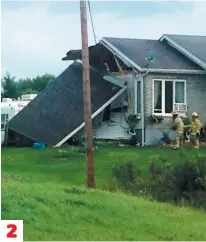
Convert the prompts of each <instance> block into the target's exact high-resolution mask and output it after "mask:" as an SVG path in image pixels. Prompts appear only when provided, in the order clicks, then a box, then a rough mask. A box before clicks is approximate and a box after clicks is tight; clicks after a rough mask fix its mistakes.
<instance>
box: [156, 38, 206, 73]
mask: <svg viewBox="0 0 206 242" xmlns="http://www.w3.org/2000/svg"><path fill="white" fill-rule="evenodd" d="M163 40H167V41H168V43H169V44H170V45H171V46H172V47H173V48H175V49H176V50H178V51H179V52H181V53H182V54H183V55H185V56H186V57H188V58H189V59H190V60H192V61H193V62H194V63H196V64H197V65H199V66H200V67H202V68H203V69H205V70H206V63H205V62H203V61H202V60H200V59H199V58H198V57H196V56H195V55H193V54H192V53H190V52H189V51H187V50H186V49H185V48H183V47H182V46H180V45H179V44H177V43H176V42H175V41H174V40H172V39H171V38H170V37H168V36H167V35H163V36H162V37H161V38H160V41H163Z"/></svg>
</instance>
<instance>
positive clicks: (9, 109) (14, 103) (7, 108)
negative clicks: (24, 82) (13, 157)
mask: <svg viewBox="0 0 206 242" xmlns="http://www.w3.org/2000/svg"><path fill="white" fill-rule="evenodd" d="M36 96H37V94H25V95H22V96H21V97H20V98H18V100H12V99H11V98H3V99H2V102H1V144H3V143H4V141H5V133H6V124H7V123H8V121H9V120H11V119H12V118H13V117H14V116H15V115H17V113H19V112H20V111H21V110H22V109H23V108H24V107H25V106H26V105H27V104H28V103H29V102H30V101H31V100H33V99H34V98H35V97H36Z"/></svg>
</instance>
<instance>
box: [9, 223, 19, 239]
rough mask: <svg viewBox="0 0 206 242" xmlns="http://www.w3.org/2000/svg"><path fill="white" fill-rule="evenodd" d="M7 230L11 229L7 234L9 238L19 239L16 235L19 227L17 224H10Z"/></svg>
mask: <svg viewBox="0 0 206 242" xmlns="http://www.w3.org/2000/svg"><path fill="white" fill-rule="evenodd" d="M7 229H11V230H10V231H9V232H8V233H7V238H16V237H17V234H15V232H16V231H17V227H16V225H15V224H8V225H7Z"/></svg>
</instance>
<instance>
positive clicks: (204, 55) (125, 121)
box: [9, 35, 206, 146]
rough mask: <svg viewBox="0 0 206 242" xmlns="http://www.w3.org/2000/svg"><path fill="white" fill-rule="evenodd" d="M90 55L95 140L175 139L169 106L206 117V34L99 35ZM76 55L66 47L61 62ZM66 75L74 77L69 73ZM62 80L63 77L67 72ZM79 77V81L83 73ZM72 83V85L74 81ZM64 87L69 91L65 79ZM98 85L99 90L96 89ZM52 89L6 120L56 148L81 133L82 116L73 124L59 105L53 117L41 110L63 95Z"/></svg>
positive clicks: (12, 127) (149, 141)
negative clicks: (154, 36) (155, 37)
mask: <svg viewBox="0 0 206 242" xmlns="http://www.w3.org/2000/svg"><path fill="white" fill-rule="evenodd" d="M89 53H90V65H91V69H92V70H93V71H94V70H95V71H96V72H98V73H99V74H98V75H97V76H96V77H95V78H96V84H95V88H94V89H93V93H94V96H95V97H96V98H93V96H92V105H93V106H95V109H94V110H93V112H92V118H93V137H94V138H99V139H131V137H132V136H134V135H135V136H136V138H137V141H138V143H140V144H141V145H151V144H157V143H158V142H159V140H160V139H161V138H162V136H163V132H164V131H166V132H168V133H169V135H170V137H171V138H173V137H174V131H172V130H171V123H172V116H171V111H172V110H173V109H175V110H177V111H179V113H181V115H182V116H183V117H190V116H191V114H192V112H194V111H195V112H197V113H198V114H199V117H200V120H201V121H202V122H204V121H205V120H206V36H186V35H163V36H162V37H161V38H160V39H158V40H145V39H124V38H102V40H101V41H100V42H99V43H98V44H97V45H95V46H91V47H89ZM81 55H82V53H81V50H71V51H69V52H68V53H67V54H66V56H65V57H64V58H63V59H62V60H63V61H67V60H81ZM75 63H76V62H75ZM78 63H79V65H81V63H80V62H78ZM100 73H101V74H100ZM67 74H68V73H67ZM73 74H75V73H74V72H73ZM69 75H70V79H74V78H73V77H71V73H70V74H69ZM64 78H65V80H66V79H67V76H66V74H64ZM98 78H99V79H98ZM57 79H58V81H56V82H55V83H54V84H53V85H54V86H58V85H60V84H59V82H61V75H60V77H58V78H57ZM76 79H77V78H76ZM80 79H81V81H82V76H81V78H80V77H79V80H80ZM97 79H98V80H99V81H98V80H97ZM103 82H104V83H105V84H103ZM71 83H72V85H71V86H72V87H73V88H75V87H74V85H75V84H74V82H71ZM78 83H79V82H78ZM93 83H94V82H93ZM100 83H101V85H100ZM65 85H68V86H67V89H68V91H71V87H70V84H69V82H68V83H66V84H65ZM78 85H79V84H78ZM79 87H80V86H79ZM49 88H50V89H49ZM53 88H54V87H53ZM91 88H92V87H91ZM98 88H100V89H101V91H100V92H99V93H98V91H97V89H98ZM115 88H116V91H114V89H115ZM57 90H58V88H57ZM58 92H59V93H60V90H58ZM73 92H74V91H73ZM52 93H53V95H54V96H53V97H51V87H48V88H46V90H44V91H43V93H41V94H40V95H39V96H38V97H37V98H36V100H34V101H32V102H31V103H30V104H29V105H28V107H27V109H24V110H22V112H20V113H19V114H18V115H17V116H16V117H14V118H13V119H12V120H11V121H10V123H9V129H10V130H14V131H15V132H17V133H20V134H22V135H25V136H27V137H30V138H31V139H33V140H41V141H44V142H45V143H51V144H53V145H55V146H61V145H62V144H63V143H65V142H66V141H67V140H68V139H69V138H71V137H72V136H73V135H75V134H77V135H81V134H82V131H83V128H84V122H83V115H82V116H81V118H80V117H79V119H77V118H76V120H78V122H77V121H75V118H73V119H72V118H71V117H70V118H68V119H67V122H66V121H64V122H62V121H60V120H62V119H64V120H65V118H66V116H65V115H63V113H65V110H62V113H61V115H60V113H58V112H59V111H58V110H59V109H58V108H57V109H58V110H56V113H55V115H54V112H52V110H50V112H46V111H45V109H46V107H44V106H43V103H44V100H46V97H47V96H48V95H49V96H50V98H52V99H51V100H53V98H55V100H56V102H57V103H58V99H62V98H63V97H59V96H58V95H57V91H56V92H55V93H54V92H52ZM80 93H81V95H82V92H80ZM100 93H101V95H102V96H104V98H103V99H104V100H101V101H100V102H99V104H98V105H96V104H97V102H98V97H99V98H100V99H101V95H100ZM103 93H104V94H103ZM106 93H107V94H108V95H106ZM60 95H61V96H62V95H66V93H64V94H63V92H62V94H60ZM92 95H93V94H92ZM98 95H99V96H98ZM106 96H108V97H106ZM75 98H76V99H78V100H79V98H77V95H76V96H75V95H73V99H72V100H75ZM67 101H68V100H67ZM45 103H46V102H45ZM45 105H46V104H45ZM70 105H71V103H67V102H65V103H64V106H62V107H63V108H64V109H65V108H66V107H68V109H70V108H69V107H70ZM75 105H76V102H74V103H73V104H72V107H73V109H72V108H71V110H73V112H74V113H75V111H74V109H75V108H74V107H75ZM78 105H79V106H78V108H79V107H80V106H81V108H80V109H79V110H83V101H82V100H81V102H79V103H78ZM40 106H41V107H40ZM63 111H64V112H63ZM32 113H33V114H34V113H35V114H36V116H37V119H36V122H38V120H39V122H40V120H41V123H42V126H41V127H35V124H34V123H32V118H31V116H32ZM38 113H39V114H38ZM69 113H70V115H71V112H69ZM54 116H55V117H58V118H54ZM71 116H73V115H71ZM29 117H30V118H29ZM76 117H77V116H76ZM44 120H47V122H46V121H44ZM48 120H52V122H53V123H54V122H56V125H57V126H56V127H54V125H53V126H52V123H50V122H49V121H48ZM20 123H22V124H23V125H20ZM44 123H47V125H45V126H44ZM60 123H61V125H60ZM71 123H72V125H71ZM63 124H64V125H63ZM50 126H51V128H50ZM62 127H64V130H63V131H62V132H59V133H58V135H56V134H54V135H53V134H51V133H52V132H55V131H54V130H52V131H51V129H57V130H56V132H58V129H60V130H61V128H62ZM43 130H44V131H43ZM46 130H47V131H46ZM47 132H48V133H49V134H50V136H48V135H47ZM43 133H44V134H43ZM60 133H61V134H60ZM57 136H58V138H57ZM48 137H50V138H48ZM54 137H56V138H54ZM50 140H51V142H50Z"/></svg>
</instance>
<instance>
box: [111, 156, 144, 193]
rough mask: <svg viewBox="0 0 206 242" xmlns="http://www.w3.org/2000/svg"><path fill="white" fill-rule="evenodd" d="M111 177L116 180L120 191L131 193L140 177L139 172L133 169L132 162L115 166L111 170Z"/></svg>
mask: <svg viewBox="0 0 206 242" xmlns="http://www.w3.org/2000/svg"><path fill="white" fill-rule="evenodd" d="M112 175H113V177H114V178H115V179H116V181H117V184H118V187H119V188H120V189H123V190H124V191H127V192H130V193H133V191H134V189H135V186H136V185H137V183H138V180H139V178H140V177H141V172H140V171H139V170H138V169H137V168H136V167H135V164H134V163H133V162H131V161H129V162H127V163H125V164H122V165H120V166H119V165H117V166H115V167H114V168H113V170H112Z"/></svg>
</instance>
